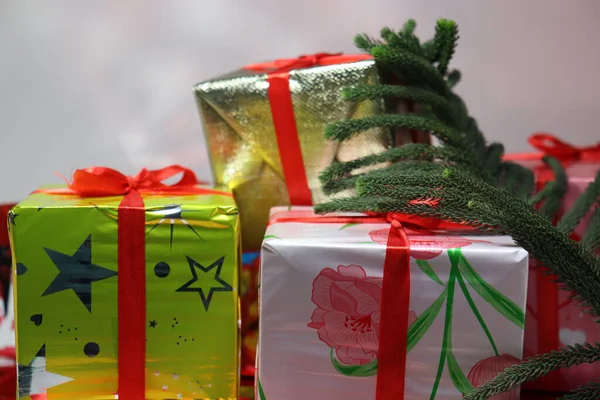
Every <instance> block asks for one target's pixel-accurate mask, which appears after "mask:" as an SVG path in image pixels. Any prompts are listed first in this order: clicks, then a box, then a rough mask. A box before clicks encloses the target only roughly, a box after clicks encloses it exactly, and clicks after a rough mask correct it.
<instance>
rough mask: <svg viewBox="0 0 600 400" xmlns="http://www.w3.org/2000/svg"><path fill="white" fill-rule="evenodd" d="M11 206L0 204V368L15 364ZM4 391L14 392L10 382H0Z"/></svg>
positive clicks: (0, 386) (1, 392) (2, 392)
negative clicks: (9, 226) (10, 237)
mask: <svg viewBox="0 0 600 400" xmlns="http://www.w3.org/2000/svg"><path fill="white" fill-rule="evenodd" d="M13 206H14V204H2V205H0V218H1V219H2V222H1V223H0V368H8V367H14V366H15V329H14V313H13V293H12V289H11V282H10V281H11V279H10V278H11V273H10V271H11V263H12V261H11V260H12V256H11V251H10V240H9V237H8V225H7V223H6V221H7V217H8V212H9V210H10V209H11V208H12V207H13ZM7 386H8V387H7ZM5 393H14V385H13V384H12V382H9V381H3V382H1V383H0V396H1V395H2V394H5Z"/></svg>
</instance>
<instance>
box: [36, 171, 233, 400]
mask: <svg viewBox="0 0 600 400" xmlns="http://www.w3.org/2000/svg"><path fill="white" fill-rule="evenodd" d="M180 173H182V174H183V175H182V176H181V179H180V180H179V181H178V182H176V183H174V184H165V183H163V181H165V180H167V179H169V178H172V177H174V176H176V175H178V174H180ZM67 184H68V187H67V188H58V189H40V190H37V191H36V192H34V193H49V194H71V195H78V196H80V197H83V198H86V197H106V196H121V195H124V197H123V199H122V201H121V203H120V204H119V207H118V210H117V211H118V226H117V235H118V240H117V245H118V263H117V265H118V289H117V294H118V322H119V328H118V337H119V346H118V368H119V378H118V391H117V393H118V395H119V398H121V399H127V400H145V398H146V372H145V370H146V341H145V340H144V338H145V337H146V248H145V247H146V242H145V207H144V201H143V199H142V197H141V194H170V195H182V196H184V195H202V194H215V195H221V196H231V194H230V193H226V192H221V191H217V190H211V189H206V188H201V187H198V186H197V185H198V184H200V182H199V181H198V179H197V178H196V175H195V174H194V172H193V171H192V170H190V169H188V168H184V167H181V166H179V165H172V166H169V167H166V168H161V169H158V170H153V171H149V170H147V169H142V170H141V171H140V173H138V174H137V175H136V176H133V177H132V176H127V175H124V174H122V173H120V172H119V171H116V170H114V169H111V168H106V167H90V168H86V169H78V170H76V171H75V173H74V174H73V179H72V181H71V183H67Z"/></svg>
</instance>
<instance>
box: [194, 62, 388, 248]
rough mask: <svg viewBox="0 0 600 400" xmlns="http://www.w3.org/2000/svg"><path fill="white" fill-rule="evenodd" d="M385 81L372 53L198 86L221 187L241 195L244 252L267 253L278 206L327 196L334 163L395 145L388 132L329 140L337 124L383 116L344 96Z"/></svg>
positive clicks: (251, 71)
mask: <svg viewBox="0 0 600 400" xmlns="http://www.w3.org/2000/svg"><path fill="white" fill-rule="evenodd" d="M377 82H378V73H377V69H376V66H375V62H374V61H373V60H372V59H371V58H370V57H369V56H367V55H330V54H315V55H311V56H302V57H299V58H296V59H286V60H276V61H273V62H266V63H262V64H255V65H249V66H246V67H244V68H242V69H240V70H238V71H236V72H233V73H230V74H228V75H225V76H222V77H219V78H216V79H211V80H209V81H206V82H202V83H199V84H197V85H196V86H195V88H194V91H195V96H196V100H197V104H198V108H199V111H200V115H201V118H202V121H203V125H204V133H205V136H206V139H207V143H208V149H209V153H210V159H211V164H212V169H213V173H214V178H215V182H216V183H217V184H222V185H226V186H228V187H229V188H230V189H231V190H232V191H233V194H234V196H235V199H236V202H237V204H238V207H239V210H240V219H241V223H242V226H243V229H242V243H243V246H244V251H259V249H260V245H261V242H262V238H263V235H264V231H265V228H266V225H267V220H268V216H269V209H270V208H271V207H272V206H279V205H285V204H294V205H311V204H312V202H313V201H314V202H320V201H322V200H323V199H324V198H325V196H324V194H323V193H322V191H321V189H320V188H321V183H320V181H319V174H320V173H321V171H323V170H324V169H325V168H326V167H327V166H329V165H330V164H331V163H333V162H334V161H336V160H338V161H350V160H352V159H356V158H359V157H363V156H366V155H369V154H373V153H379V152H381V151H383V150H385V149H386V148H388V147H389V146H390V145H391V135H390V133H389V132H388V131H387V130H384V129H373V130H371V131H368V132H365V133H363V134H361V135H358V136H356V137H355V138H353V139H351V140H349V141H346V142H344V143H340V142H337V141H327V140H326V139H325V138H324V135H323V131H324V128H325V127H326V126H327V125H328V124H330V123H333V122H338V121H341V120H344V119H359V118H363V117H368V116H372V115H375V114H378V113H381V112H382V111H383V103H382V102H381V101H364V102H361V103H359V104H356V103H351V102H347V101H345V100H344V99H343V98H342V89H343V88H345V87H348V86H352V85H356V84H375V83H377Z"/></svg>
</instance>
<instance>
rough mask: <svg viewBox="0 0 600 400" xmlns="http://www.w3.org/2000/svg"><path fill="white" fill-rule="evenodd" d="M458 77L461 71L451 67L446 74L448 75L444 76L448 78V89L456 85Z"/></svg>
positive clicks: (458, 80)
mask: <svg viewBox="0 0 600 400" xmlns="http://www.w3.org/2000/svg"><path fill="white" fill-rule="evenodd" d="M460 78H461V73H460V71H458V70H456V69H453V70H452V71H450V73H449V74H448V77H447V78H446V79H447V80H448V87H449V88H450V89H454V87H455V86H456V85H458V83H459V82H460Z"/></svg>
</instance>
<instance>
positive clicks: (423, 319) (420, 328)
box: [406, 289, 448, 353]
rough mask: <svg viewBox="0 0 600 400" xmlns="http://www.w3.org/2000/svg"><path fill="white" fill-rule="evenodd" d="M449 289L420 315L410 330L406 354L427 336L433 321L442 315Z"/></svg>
mask: <svg viewBox="0 0 600 400" xmlns="http://www.w3.org/2000/svg"><path fill="white" fill-rule="evenodd" d="M447 293H448V292H447V289H444V291H443V292H442V294H440V296H439V297H438V298H437V299H436V300H435V301H434V302H433V304H431V305H430V306H429V307H428V308H427V309H426V310H425V311H423V314H421V315H419V317H418V318H417V319H416V321H415V322H413V324H412V325H411V326H410V328H408V337H407V340H406V343H407V345H406V352H407V353H408V352H409V351H411V350H412V349H413V348H414V347H415V346H416V345H417V343H419V341H420V340H421V339H422V338H423V336H425V334H426V333H427V331H428V330H429V328H431V325H432V324H433V321H435V318H436V317H437V315H438V314H439V313H440V310H441V309H442V306H443V305H444V301H445V300H446V295H447Z"/></svg>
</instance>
